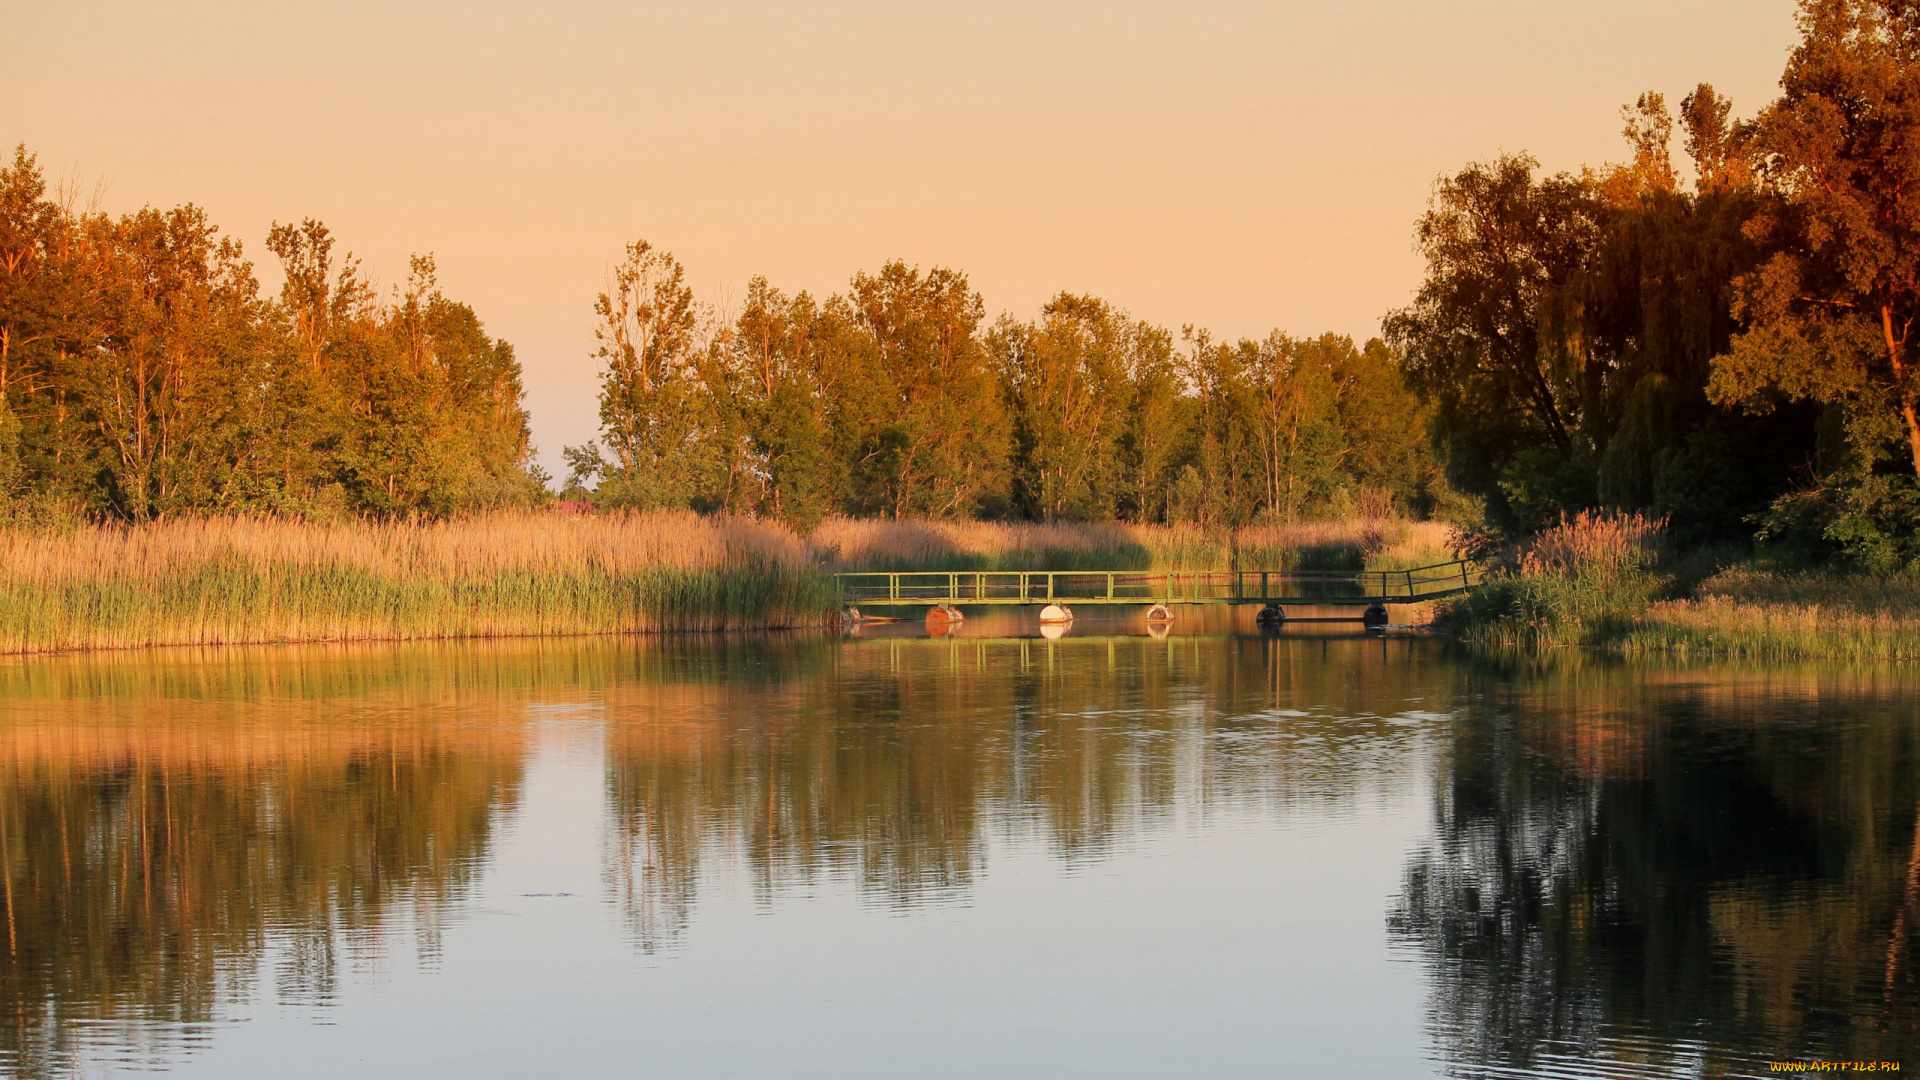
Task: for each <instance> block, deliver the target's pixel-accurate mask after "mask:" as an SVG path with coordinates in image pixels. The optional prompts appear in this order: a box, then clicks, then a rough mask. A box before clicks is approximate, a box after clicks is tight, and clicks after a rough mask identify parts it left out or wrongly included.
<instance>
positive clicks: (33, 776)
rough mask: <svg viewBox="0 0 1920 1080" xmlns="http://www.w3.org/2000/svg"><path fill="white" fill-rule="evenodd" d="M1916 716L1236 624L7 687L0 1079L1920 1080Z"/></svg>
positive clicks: (886, 635) (1688, 669) (394, 660)
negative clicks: (1896, 1070)
mask: <svg viewBox="0 0 1920 1080" xmlns="http://www.w3.org/2000/svg"><path fill="white" fill-rule="evenodd" d="M1243 614H1244V613H1243ZM1914 690H1915V686H1914V680H1913V678H1912V676H1911V675H1910V673H1909V672H1908V671H1907V670H1905V669H1901V668H1873V667H1856V668H1839V667H1822V666H1797V667H1779V666H1775V667H1760V666H1725V665H1721V666H1698V665H1695V666H1688V665H1678V664H1672V663H1640V664H1624V663H1619V662H1609V661H1602V660H1600V659H1597V658H1593V657H1586V656H1581V655H1578V654H1569V655H1567V656H1563V657H1558V658H1555V660H1554V662H1552V663H1550V664H1545V665H1542V664H1532V665H1508V666H1502V665H1499V664H1494V663H1489V662H1487V661H1486V660H1483V659H1482V660H1476V659H1474V658H1472V657H1469V656H1466V655H1463V654H1461V653H1459V652H1458V651H1457V650H1454V649H1451V648H1450V647H1448V646H1447V645H1446V643H1444V642H1439V641H1434V640H1427V639H1419V638H1412V637H1401V636H1397V635H1390V636H1387V637H1380V636H1377V635H1376V636H1366V635H1361V634H1355V633H1352V632H1351V631H1350V630H1349V629H1348V628H1347V627H1344V626H1339V625H1319V626H1313V625H1309V626H1296V627H1290V628H1289V629H1288V630H1286V631H1285V632H1284V633H1282V634H1280V635H1260V634H1258V633H1254V632H1251V628H1250V627H1244V626H1241V625H1240V624H1239V623H1238V622H1236V621H1235V620H1234V619H1232V618H1231V617H1229V616H1227V615H1226V614H1224V613H1220V614H1215V615H1212V616H1207V617H1204V618H1199V619H1192V620H1184V621H1183V622H1182V623H1181V624H1179V625H1178V627H1177V628H1176V629H1175V630H1174V631H1173V632H1172V633H1171V634H1168V635H1165V636H1163V637H1154V636H1150V635H1148V634H1147V633H1146V632H1145V627H1144V626H1143V625H1140V624H1137V623H1135V622H1133V621H1130V620H1129V619H1127V618H1125V617H1110V618H1109V617H1100V616H1099V615H1098V614H1097V613H1096V614H1094V615H1092V616H1090V617H1083V619H1082V620H1081V621H1080V622H1079V623H1077V624H1076V625H1075V627H1074V628H1073V630H1072V631H1070V632H1069V633H1067V634H1066V635H1065V636H1063V637H1060V638H1058V639H1047V638H1043V637H1040V636H1038V627H1037V626H1033V625H1028V624H1027V623H1025V622H1023V621H1021V620H1020V619H1019V618H1017V617H1012V616H1008V617H1000V618H994V619H974V620H970V621H969V622H968V623H967V624H963V625H962V626H961V627H959V628H957V629H956V630H955V631H954V632H953V633H951V634H948V635H946V636H943V637H939V638H930V637H928V636H927V632H926V629H925V628H924V627H923V626H921V625H919V624H917V623H903V624H895V625H881V626H872V627H867V628H865V629H863V630H862V631H860V632H859V634H858V635H856V636H852V637H848V638H828V637H822V636H811V635H792V636H777V635H773V636H760V637H708V638H666V637H663V638H646V639H633V638H605V639H576V640H549V641H525V642H504V643H488V644H436V645H406V646H358V647H344V646H342V647H301V648H280V649H258V650H228V651H222V652H197V651H186V650H177V651H160V652H152V653H146V654H140V655H105V654H101V655H92V656H71V657H49V658H38V659H31V660H20V661H12V662H6V663H0V879H4V895H3V896H0V901H3V902H4V914H5V921H6V927H5V942H4V952H0V1070H4V1071H5V1072H6V1073H7V1074H8V1075H20V1076H68V1075H84V1076H107V1075H116V1074H119V1073H123V1072H151V1071H162V1072H171V1073H177V1074H180V1075H183V1076H209V1077H227V1076H236V1077H237V1076H268V1075H270V1076H289V1077H339V1076H348V1075H352V1076H373V1077H383V1076H392V1077H411V1076H420V1075H462V1076H473V1077H492V1076H499V1077H509V1076H511V1077H521V1076H562V1075H564V1076H585V1077H592V1076H607V1077H612V1076H621V1077H626V1076H636V1075H641V1076H662V1077H796V1076H799V1077H805V1076H822V1077H825V1076H833V1077H898V1076H934V1077H986V1076H994V1077H1001V1076H1015V1077H1019V1076H1032V1077H1057V1076H1088V1077H1171V1076H1182V1077H1185V1076H1210V1077H1215V1076H1217V1077H1238V1076H1262V1077H1271V1076H1308V1075H1310V1076H1340V1077H1349V1076H1350V1077H1420V1076H1466V1077H1482V1076H1509V1075H1511V1076H1534V1075H1554V1074H1560V1075H1567V1076H1595V1075H1619V1076H1742V1075H1765V1074H1767V1069H1768V1062H1769V1061H1773V1060H1806V1059H1828V1060H1834V1059H1845V1060H1885V1061H1897V1060H1901V1059H1902V1057H1903V1055H1904V1056H1906V1057H1907V1058H1910V1059H1911V1060H1912V1064H1911V1065H1910V1067H1913V1068H1920V1054H1913V1053H1911V1052H1910V1051H1911V1050H1912V1048H1913V1047H1915V1046H1916V1045H1920V1043H1917V1042H1916V1035H1915V1029H1916V1026H1920V1007H1917V1006H1920V992H1917V989H1916V987H1917V984H1920V949H1916V947H1915V938H1916V937H1917V936H1920V926H1916V923H1917V922H1920V817H1917V815H1916V807H1917V806H1920V782H1917V781H1920V771H1917V770H1916V765H1917V764H1920V762H1917V761H1916V745H1915V733H1916V726H1917V718H1916V710H1915V707H1914V703H1915V700H1916V698H1915V695H1914Z"/></svg>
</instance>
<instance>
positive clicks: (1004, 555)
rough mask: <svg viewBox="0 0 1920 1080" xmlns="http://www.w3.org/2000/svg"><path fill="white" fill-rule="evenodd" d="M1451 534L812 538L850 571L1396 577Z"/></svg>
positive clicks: (843, 534)
mask: <svg viewBox="0 0 1920 1080" xmlns="http://www.w3.org/2000/svg"><path fill="white" fill-rule="evenodd" d="M1448 534H1449V527H1448V526H1447V525H1445V524H1444V523H1441V522H1431V521H1400V520H1394V519H1381V520H1354V521H1330V522H1303V523H1299V524H1291V525H1271V526H1255V527H1250V528H1243V529H1225V528H1218V529H1210V528H1204V527H1201V526H1195V525H1134V524H1128V523H1125V522H1097V523H1089V524H1070V523H1018V522H1012V523H1009V522H977V521H970V522H929V521H895V520H854V519H850V518H829V519H828V520H826V521H824V522H822V523H821V524H820V526H819V527H818V528H817V529H815V530H814V532H813V534H812V535H811V536H810V537H809V540H810V542H811V543H812V545H813V546H814V547H815V548H816V549H817V550H818V551H819V552H820V554H821V556H822V558H823V560H824V561H826V562H827V563H828V564H830V565H832V566H833V567H835V568H836V569H848V570H947V571H952V570H1231V569H1238V570H1295V569H1322V570H1361V569H1367V570H1398V569H1404V568H1407V567H1412V566H1425V565H1430V564H1433V563H1438V562H1445V561H1447V560H1449V559H1451V558H1453V557H1454V556H1453V552H1452V550H1451V549H1450V548H1449V547H1448V546H1447V537H1448Z"/></svg>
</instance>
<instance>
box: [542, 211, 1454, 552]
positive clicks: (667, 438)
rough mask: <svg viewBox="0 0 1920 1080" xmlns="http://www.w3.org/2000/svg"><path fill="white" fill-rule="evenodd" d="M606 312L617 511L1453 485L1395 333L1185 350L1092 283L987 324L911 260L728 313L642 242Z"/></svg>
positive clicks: (1187, 342)
mask: <svg viewBox="0 0 1920 1080" xmlns="http://www.w3.org/2000/svg"><path fill="white" fill-rule="evenodd" d="M597 310H598V312H599V315H600V320H601V325H600V331H599V336H600V343H601V344H600V353H599V355H600V357H601V359H602V360H603V362H604V364H605V370H604V372H603V375H602V392H601V397H600V415H601V422H602V434H603V440H602V442H603V444H604V445H602V444H593V445H589V446H586V447H573V448H569V449H568V451H567V454H568V458H569V461H570V462H571V464H572V466H573V476H572V478H571V483H572V485H573V487H574V489H575V490H576V492H578V493H581V494H585V493H586V489H587V486H588V485H593V489H592V495H593V497H594V499H595V501H596V502H599V503H600V504H602V505H611V506H635V507H645V508H654V507H694V508H700V509H727V510H732V511H736V512H741V513H752V514H760V515H768V516H776V517H780V518H782V519H785V520H788V521H793V522H797V523H799V524H802V525H811V524H812V523H814V522H816V521H818V520H819V519H820V518H821V517H823V516H824V515H826V514H829V513H842V514H849V515H864V516H871V515H884V516H889V517H933V518H956V517H958V518H965V517H1018V518H1030V519H1037V520H1067V521H1098V520H1110V519H1115V518H1121V519H1125V520H1130V521H1151V522H1158V521H1174V522H1201V523H1206V524H1214V525H1241V524H1246V523H1249V522H1255V521H1276V520H1277V521H1291V520H1298V519H1301V518H1311V517H1318V516H1350V515H1352V514H1354V513H1356V512H1358V511H1362V510H1367V511H1371V512H1373V513H1374V514H1375V515H1376V516H1377V515H1380V514H1384V513H1386V512H1388V511H1390V510H1392V509H1395V508H1396V507H1397V508H1399V509H1400V510H1402V511H1403V512H1414V513H1430V512H1432V511H1433V510H1434V509H1435V507H1436V504H1439V503H1441V502H1442V501H1443V500H1445V499H1447V498H1448V492H1447V489H1446V488H1445V486H1444V483H1443V481H1442V480H1441V479H1440V476H1439V470H1438V466H1437V464H1436V462H1435V460H1434V458H1433V456H1432V454H1431V451H1430V450H1429V449H1428V447H1427V441H1426V436H1425V434H1424V429H1425V412H1424V410H1423V408H1422V406H1421V405H1420V403H1419V402H1418V401H1416V400H1415V399H1414V398H1413V396H1412V394H1411V392H1410V391H1409V390H1408V388H1407V387H1406V385H1405V383H1404V381H1403V380H1402V379H1401V378H1400V374H1399V371H1398V368H1397V366H1396V365H1395V363H1394V361H1393V358H1392V356H1391V355H1390V354H1389V353H1388V351H1387V349H1386V346H1385V345H1383V344H1382V343H1380V342H1378V341H1373V342H1369V343H1367V345H1366V346H1365V347H1364V348H1356V347H1355V345H1354V344H1353V342H1352V340H1351V339H1348V338H1344V337H1338V336H1335V335H1327V336H1324V337H1321V338H1316V339H1298V338H1292V337H1288V336H1287V335H1285V334H1280V333H1275V334H1273V335H1271V336H1270V337H1268V338H1267V339H1265V340H1264V341H1241V342H1238V343H1236V344H1231V345H1229V344H1226V343H1220V342H1215V341H1213V340H1212V339H1211V338H1210V337H1209V336H1208V335H1207V334H1205V333H1204V332H1198V331H1192V330H1189V331H1188V332H1187V334H1186V336H1185V339H1184V342H1183V347H1176V345H1175V343H1174V340H1173V337H1172V335H1171V334H1169V333H1168V332H1167V331H1165V330H1163V329H1161V328H1159V327H1156V326H1152V325H1149V324H1146V323H1143V322H1140V321H1138V320H1135V319H1133V318H1131V317H1129V316H1128V315H1127V314H1126V313H1124V312H1122V311H1119V310H1117V309H1115V308H1114V307H1113V306H1112V305H1110V304H1108V303H1106V302H1105V301H1102V300H1100V299H1097V298H1095V297H1090V296H1080V295H1075V294H1072V293H1061V294H1060V295H1059V296H1056V297H1055V298H1054V299H1053V300H1051V301H1049V302H1048V303H1047V304H1046V305H1045V306H1044V307H1043V308H1042V309H1041V311H1040V313H1039V316H1038V318H1036V319H1034V320H1033V321H1031V322H1027V321H1022V320H1020V319H1016V318H1013V317H1011V316H1004V315H1003V316H1002V317H1001V318H1000V319H999V320H997V321H996V322H994V323H993V324H992V325H990V326H983V323H984V318H985V315H984V313H985V305H984V303H983V302H982V300H981V298H980V296H979V295H978V294H977V293H975V292H974V291H973V290H972V289H971V288H970V286H969V285H968V282H967V278H966V275H964V274H961V273H959V272H957V271H953V270H949V269H943V268H935V269H932V270H928V271H922V270H920V269H918V268H915V267H909V266H907V265H905V264H904V263H900V262H892V263H888V264H887V265H885V266H883V267H882V268H881V269H880V270H879V271H878V272H877V273H873V274H866V273H860V274H855V275H854V277H853V279H852V281H851V283H850V285H849V287H848V290H847V292H846V293H844V294H841V295H835V296H831V297H829V298H827V299H826V300H825V301H824V302H822V301H818V300H816V299H814V298H813V297H812V296H810V295H808V294H807V293H804V292H803V293H800V294H798V295H794V296H789V295H787V294H786V293H783V292H781V291H780V290H779V289H776V288H774V287H773V286H772V285H770V284H768V283H767V281H766V280H765V279H760V278H756V279H755V280H754V281H753V283H752V284H751V285H749V286H748V289H747V294H746V300H745V303H744V304H743V305H742V307H741V310H740V311H739V313H738V314H737V315H736V316H734V317H732V318H722V317H720V316H719V315H717V314H716V313H715V312H713V311H712V310H711V309H708V308H705V307H703V306H702V305H701V304H699V303H698V302H697V301H696V300H695V298H694V296H693V293H692V290H691V289H690V288H689V287H688V286H687V285H686V283H685V274H684V272H683V270H682V269H681V266H680V264H679V263H678V262H677V261H676V260H675V259H674V258H673V257H672V256H671V255H668V254H666V253H664V252H661V251H658V250H657V249H655V248H653V247H652V246H650V245H649V244H647V243H645V242H644V241H641V242H636V243H634V244H632V245H630V246H629V247H628V249H627V257H626V259H625V261H624V262H623V263H622V264H621V265H620V266H619V267H618V268H617V270H616V271H615V273H614V276H613V283H612V289H611V290H610V291H609V292H607V293H604V294H602V295H601V296H600V298H599V302H598V304H597Z"/></svg>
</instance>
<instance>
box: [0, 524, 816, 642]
mask: <svg viewBox="0 0 1920 1080" xmlns="http://www.w3.org/2000/svg"><path fill="white" fill-rule="evenodd" d="M812 562H813V559H812V556H811V554H810V552H809V550H808V548H807V546H806V544H805V543H804V542H803V541H802V540H801V539H800V538H799V537H797V536H795V535H794V534H793V533H792V532H790V531H789V530H787V529H785V528H782V527H780V526H778V525H771V524H767V523H763V522H757V521H746V520H740V519H733V518H722V517H713V518H709V517H701V516H699V515H696V514H691V513H660V514H638V515H609V516H605V517H590V518H568V517H559V516H551V515H535V514H498V515H489V516H483V517H476V518H471V519H466V520H461V521H453V522H440V523H426V524H373V523H366V522H355V523H348V524H307V523H300V522H291V521H282V520H272V519H235V518H225V519H208V520H194V521H179V522H172V523H162V524H156V525H146V526H140V527H132V528H120V527H107V528H83V529H76V530H72V531H68V532H59V533H54V532H38V531H32V532H29V531H5V532H0V651H4V652H43V651H52V650H63V649H82V648H131V647H139V646H147V645H225V644H247V643H263V642H282V641H346V640H401V639H414V638H443V637H506V636H524V635H541V634H586V633H621V632H634V631H647V630H726V629H744V628H764V627H775V626H792V625H804V624H810V623H817V622H819V621H820V620H821V619H823V618H824V616H825V614H826V612H827V611H828V610H830V609H831V607H832V605H833V600H834V596H833V588H832V582H831V580H830V579H829V578H827V576H826V575H824V574H822V573H820V572H819V571H818V570H817V569H815V568H814V567H813V566H812Z"/></svg>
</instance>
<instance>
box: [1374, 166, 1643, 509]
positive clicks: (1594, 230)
mask: <svg viewBox="0 0 1920 1080" xmlns="http://www.w3.org/2000/svg"><path fill="white" fill-rule="evenodd" d="M1536 167H1537V162H1535V161H1534V160H1533V159H1532V158H1530V157H1528V156H1526V155H1518V154H1516V155H1505V156H1502V157H1500V158H1498V159H1496V160H1495V161H1494V162H1492V163H1491V164H1485V165H1481V164H1474V165H1469V166H1467V167H1466V168H1465V169H1462V170H1461V171H1460V172H1458V173H1456V174H1455V175H1453V176H1450V177H1444V178H1442V179H1441V181H1440V182H1439V184H1438V186H1437V188H1436V190H1435V193H1434V198H1433V205H1432V207H1431V208H1430V209H1429V210H1428V211H1427V213H1426V214H1425V216H1423V217H1422V218H1421V219H1420V222H1419V225H1418V226H1417V228H1416V236H1417V242H1418V245H1419V248H1420V250H1421V252H1422V254H1424V255H1425V257H1426V259H1427V276H1426V280H1425V282H1424V283H1422V285H1421V287H1420V290H1419V292H1418V293H1417V294H1416V295H1415V297H1414V301H1413V303H1412V304H1411V305H1410V306H1409V307H1406V308H1404V309H1401V310H1399V311H1395V312H1393V313H1391V314H1389V315H1388V316H1387V318H1386V320H1385V323H1384V325H1385V330H1386V334H1387V339H1388V340H1389V341H1390V342H1391V343H1392V344H1393V345H1394V347H1395V348H1396V349H1397V350H1399V352H1400V353H1401V355H1402V356H1403V357H1404V364H1405V370H1406V372H1407V374H1408V377H1409V379H1410V380H1411V381H1412V383H1413V384H1414V385H1415V386H1416V387H1418V388H1419V389H1420V390H1421V391H1422V392H1423V393H1424V394H1425V395H1426V396H1427V397H1428V399H1429V400H1430V401H1432V403H1433V406H1434V409H1435V413H1436V424H1437V433H1438V435H1439V436H1440V438H1441V440H1442V443H1443V448H1444V451H1445V456H1446V458H1447V462H1448V468H1449V471H1450V473H1451V475H1452V478H1453V480H1454V482H1455V483H1456V484H1458V485H1459V486H1460V487H1461V488H1462V489H1464V490H1466V491H1470V492H1473V493H1474V494H1477V495H1481V496H1483V497H1485V498H1487V499H1488V500H1489V503H1490V505H1491V506H1492V507H1493V508H1494V510H1495V511H1496V512H1497V513H1498V514H1500V515H1501V516H1505V517H1509V518H1510V517H1512V516H1513V510H1512V508H1511V507H1510V506H1509V502H1510V499H1511V495H1510V491H1511V488H1506V489H1503V488H1502V486H1501V481H1502V480H1508V481H1512V480H1513V475H1512V474H1513V472H1514V470H1515V467H1516V465H1518V466H1520V467H1521V468H1522V469H1526V468H1529V467H1534V466H1537V465H1538V464H1539V463H1542V462H1548V463H1572V462H1576V461H1578V460H1580V459H1583V458H1590V457H1591V455H1592V453H1593V444H1592V443H1593V440H1592V434H1591V432H1590V430H1589V428H1588V423H1589V421H1590V419H1591V417H1592V413H1593V411H1594V409H1595V406H1596V404H1597V403H1598V402H1599V401H1600V400H1601V399H1602V397H1603V394H1604V385H1603V383H1604V374H1605V370H1604V366H1603V363H1602V362H1601V361H1600V360H1599V358H1597V357H1595V356H1594V355H1593V354H1592V352H1591V351H1590V350H1589V349H1588V348H1587V347H1586V343H1585V340H1584V339H1583V337H1582V336H1581V335H1580V334H1579V333H1577V332H1576V331H1577V327H1578V317H1579V314H1580V309H1579V307H1578V305H1577V304H1576V302H1575V296H1574V292H1573V290H1572V288H1571V286H1572V285H1573V283H1574V280H1575V278H1576V275H1578V273H1579V272H1580V270H1581V268H1582V267H1583V266H1584V265H1585V264H1586V262H1587V260H1588V258H1589V256H1590V254H1591V252H1592V251H1593V249H1594V247H1595V245H1596V244H1597V243H1598V241H1599V236H1600V227H1601V216H1602V207H1601V205H1600V202H1599V200H1598V199H1597V198H1596V196H1595V192H1594V191H1593V189H1592V186H1591V185H1590V184H1589V183H1587V182H1585V181H1584V180H1582V179H1581V178H1578V177H1574V176H1570V175H1567V174H1564V173H1563V174H1558V175H1554V176H1548V177H1544V178H1536V177H1535V176H1534V170H1535V168H1536ZM1529 455H1530V456H1529Z"/></svg>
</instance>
